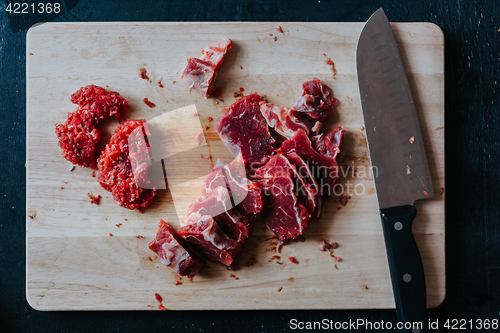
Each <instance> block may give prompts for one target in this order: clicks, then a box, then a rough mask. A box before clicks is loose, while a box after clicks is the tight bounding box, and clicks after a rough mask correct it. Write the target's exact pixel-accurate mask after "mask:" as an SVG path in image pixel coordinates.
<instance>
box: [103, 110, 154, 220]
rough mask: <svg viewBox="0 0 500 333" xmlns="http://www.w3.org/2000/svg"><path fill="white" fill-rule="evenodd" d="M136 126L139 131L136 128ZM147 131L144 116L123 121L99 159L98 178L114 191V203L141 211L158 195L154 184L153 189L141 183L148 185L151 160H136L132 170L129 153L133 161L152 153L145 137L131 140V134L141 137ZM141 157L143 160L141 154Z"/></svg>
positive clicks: (108, 188)
mask: <svg viewBox="0 0 500 333" xmlns="http://www.w3.org/2000/svg"><path fill="white" fill-rule="evenodd" d="M136 129H137V131H134V130H136ZM144 131H147V124H146V121H145V120H143V119H142V120H129V121H127V122H125V123H123V124H121V125H120V126H119V127H118V128H117V129H116V131H115V133H114V134H113V136H112V137H111V139H110V140H109V143H108V144H107V145H106V148H105V149H104V151H103V152H102V154H101V157H99V159H98V162H97V166H98V168H99V177H98V179H97V180H98V181H99V183H100V184H101V186H102V187H103V188H104V189H105V190H107V191H110V192H112V194H113V198H114V200H115V202H116V203H117V204H118V205H120V206H122V207H125V208H128V209H139V210H140V211H142V209H143V208H144V207H147V206H148V205H150V204H151V203H152V202H153V198H154V196H155V195H156V189H155V188H154V187H153V189H151V186H147V187H149V188H143V187H141V186H140V185H143V186H145V184H149V179H148V176H147V164H148V163H147V162H145V164H144V163H138V162H134V164H135V167H136V169H133V168H132V163H131V161H130V156H133V159H134V160H136V159H137V158H138V156H151V155H150V154H151V153H150V152H148V150H149V144H147V142H146V140H144V139H143V140H135V139H134V140H129V137H130V136H135V135H139V136H141V135H143V134H144V133H145V132H144ZM139 160H142V161H144V159H142V157H141V158H140V159H139ZM150 185H151V184H150Z"/></svg>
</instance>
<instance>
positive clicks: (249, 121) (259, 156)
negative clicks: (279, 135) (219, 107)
mask: <svg viewBox="0 0 500 333" xmlns="http://www.w3.org/2000/svg"><path fill="white" fill-rule="evenodd" d="M260 101H261V98H260V96H259V95H258V94H251V95H248V96H245V97H242V98H240V99H238V100H237V101H236V102H235V103H234V104H233V105H231V107H229V109H227V110H226V111H225V113H224V115H223V116H222V117H221V118H219V120H217V121H216V122H215V124H214V127H215V130H216V131H217V133H218V134H219V137H220V138H221V140H222V142H224V144H225V145H226V147H227V148H228V149H229V151H230V152H231V153H232V154H233V156H234V157H238V159H239V160H240V161H241V163H243V164H244V165H245V166H246V167H248V168H250V169H251V170H252V169H254V168H256V167H258V166H260V165H262V164H265V163H266V162H267V161H268V160H269V159H270V158H271V155H272V154H274V148H273V144H274V143H275V140H274V138H273V137H272V136H271V134H270V133H269V128H268V127H267V124H266V121H265V119H264V118H263V117H262V115H261V113H260V107H259V102H260Z"/></svg>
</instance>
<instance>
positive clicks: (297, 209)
mask: <svg viewBox="0 0 500 333" xmlns="http://www.w3.org/2000/svg"><path fill="white" fill-rule="evenodd" d="M265 175H266V177H265V178H264V179H263V180H262V184H263V186H264V187H265V189H266V194H267V195H268V197H267V200H268V204H267V205H266V213H265V217H264V221H265V223H266V225H267V227H268V228H269V229H271V230H272V231H273V232H274V233H275V234H276V236H277V237H278V240H279V241H280V243H281V244H283V243H284V242H285V241H286V240H287V239H289V238H295V237H297V236H300V235H302V233H303V232H304V229H305V227H306V226H307V223H308V221H309V218H310V216H311V215H310V214H309V213H308V211H307V208H306V207H305V206H304V205H303V204H302V202H301V201H300V200H299V199H298V198H297V197H296V195H295V191H294V183H293V180H292V177H291V175H290V173H286V172H278V174H276V175H273V174H271V173H268V174H265Z"/></svg>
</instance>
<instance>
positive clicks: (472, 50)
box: [0, 0, 500, 332]
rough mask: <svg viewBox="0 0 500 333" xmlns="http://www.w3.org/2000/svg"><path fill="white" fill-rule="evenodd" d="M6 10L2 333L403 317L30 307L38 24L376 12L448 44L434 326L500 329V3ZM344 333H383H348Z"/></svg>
mask: <svg viewBox="0 0 500 333" xmlns="http://www.w3.org/2000/svg"><path fill="white" fill-rule="evenodd" d="M39 2H42V1H39ZM43 2H45V3H46V1H43ZM54 2H56V1H54ZM54 2H52V3H54ZM9 3H12V2H11V1H5V2H4V3H1V2H0V115H1V120H0V129H1V130H0V138H1V142H2V144H1V145H0V156H2V157H1V159H0V202H1V216H2V217H1V218H0V332H98V331H106V332H115V331H120V332H136V331H151V330H152V329H154V330H157V329H161V330H164V331H166V332H288V331H293V330H292V329H291V328H290V325H289V321H290V319H292V318H295V319H297V320H299V321H321V320H322V319H324V318H326V319H328V320H334V321H349V319H351V320H356V319H358V318H364V319H366V320H370V321H372V322H376V321H381V320H384V321H392V322H395V321H396V316H395V312H394V310H356V311H226V312H224V311H197V312H194V311H178V312H169V311H167V312H38V311H35V310H33V309H32V308H31V307H30V306H29V305H28V303H27V302H26V299H25V259H26V256H25V204H26V200H25V185H26V179H25V168H24V162H25V157H26V155H25V143H26V141H25V135H26V133H25V128H26V127H25V121H26V117H25V98H26V97H25V94H26V88H25V83H26V82H25V60H26V59H25V40H26V31H27V29H28V28H29V27H30V26H31V25H32V24H34V23H36V22H42V21H50V20H54V21H64V22H71V21H76V22H86V21H207V20H209V21H339V22H362V21H366V19H367V18H368V17H369V16H370V15H371V14H372V13H373V12H374V11H375V10H376V9H378V8H379V7H383V8H384V10H385V11H386V13H387V16H388V17H389V20H391V21H394V22H413V21H415V22H433V23H436V24H437V25H439V26H440V27H441V28H442V29H443V31H444V35H445V42H446V46H445V58H446V59H445V62H446V64H445V72H446V88H445V91H446V98H445V100H446V113H445V117H446V128H445V140H446V179H447V181H446V189H445V190H446V205H447V207H446V224H447V226H446V242H447V245H446V252H447V255H446V273H447V281H446V283H447V297H446V299H445V301H444V303H443V304H442V305H441V306H439V307H438V308H436V309H432V310H430V311H429V312H428V315H429V318H431V319H432V320H435V319H439V320H440V324H441V325H442V324H443V323H444V321H445V320H446V319H451V318H458V319H460V318H463V319H467V320H469V319H473V320H475V319H486V318H489V319H495V318H496V319H499V318H500V283H499V282H500V232H499V229H500V228H499V223H500V209H499V206H500V194H499V193H500V185H499V183H500V171H499V170H500V147H499V142H500V106H499V94H500V89H499V83H498V81H500V77H499V61H500V22H498V21H499V20H500V2H499V1H495V0H489V1H466V0H455V1H435V0H434V1H432V0H402V1H397V0H395V1H379V2H377V1H368V0H367V1H363V0H354V1H326V0H321V1H318V0H313V1H311V0H296V1H261V0H259V1H251V0H243V1H236V0H234V1H187V0H186V1H168V2H167V1H165V2H160V1H130V0H123V1H109V2H104V1H97V0H81V1H78V0H71V1H70V0H66V1H62V7H61V8H62V11H61V13H60V14H43V15H42V14H39V15H30V14H10V15H9V14H8V13H6V11H5V8H6V5H8V4H9ZM29 3H33V2H32V1H31V2H29ZM36 3H38V2H36ZM60 3H61V2H60ZM325 283H328V282H327V281H325ZM333 283H334V281H333ZM75 302H78V300H77V299H75ZM298 302H300V300H298ZM325 306H326V304H325ZM328 306H330V305H328ZM333 306H335V304H333ZM295 331H297V330H295ZM325 331H328V330H325ZM331 331H335V330H331ZM347 331H350V332H383V330H370V329H358V330H356V329H346V330H341V332H347ZM393 331H395V330H393ZM441 331H444V330H443V329H442V330H441ZM465 331H466V332H472V331H475V329H467V330H465Z"/></svg>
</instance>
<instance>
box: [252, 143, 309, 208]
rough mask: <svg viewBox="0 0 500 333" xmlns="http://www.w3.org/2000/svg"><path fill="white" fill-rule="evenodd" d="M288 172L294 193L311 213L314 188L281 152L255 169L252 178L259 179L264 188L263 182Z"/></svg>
mask: <svg viewBox="0 0 500 333" xmlns="http://www.w3.org/2000/svg"><path fill="white" fill-rule="evenodd" d="M287 174H290V175H291V176H292V179H293V180H294V189H295V194H296V195H297V196H298V197H299V198H300V199H301V200H302V202H303V203H304V204H305V206H306V207H307V210H308V212H309V213H310V214H312V213H313V212H314V211H315V209H316V189H314V188H313V187H312V186H311V184H310V183H309V182H308V181H307V180H306V179H305V178H304V177H303V176H302V174H301V173H299V172H298V171H297V168H296V166H295V165H294V164H292V163H291V162H290V161H289V160H288V158H286V157H285V156H284V155H283V154H280V153H278V154H276V155H274V156H273V158H272V159H271V160H269V162H267V163H266V165H264V166H262V167H261V168H259V169H257V170H256V171H255V175H254V179H256V180H259V181H260V182H262V183H263V184H264V186H265V187H266V188H268V185H267V184H266V183H265V182H266V181H268V180H271V179H273V177H278V176H286V175H287Z"/></svg>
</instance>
